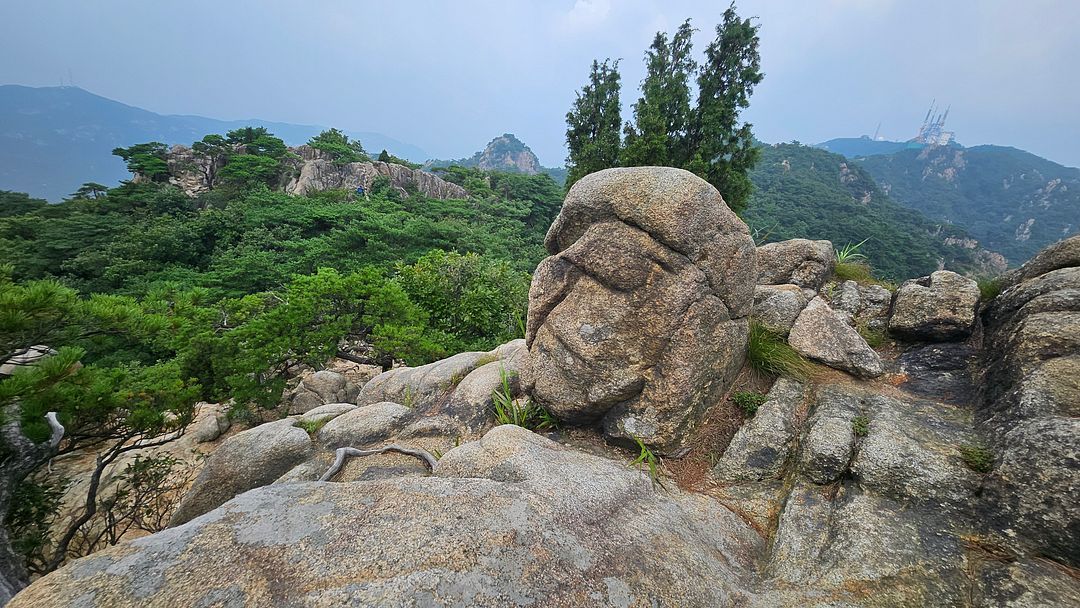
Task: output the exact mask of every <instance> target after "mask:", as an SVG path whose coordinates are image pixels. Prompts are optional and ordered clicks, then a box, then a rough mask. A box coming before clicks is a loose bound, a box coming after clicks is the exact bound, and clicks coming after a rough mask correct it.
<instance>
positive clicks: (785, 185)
mask: <svg viewBox="0 0 1080 608" xmlns="http://www.w3.org/2000/svg"><path fill="white" fill-rule="evenodd" d="M750 179H751V181H753V183H754V187H755V191H754V194H753V197H752V198H751V203H750V206H749V208H748V209H747V210H746V212H745V213H744V219H745V220H746V221H747V223H749V224H750V226H751V228H752V229H753V230H754V232H755V234H756V237H757V239H758V241H759V244H760V243H762V242H771V241H778V240H784V239H791V238H808V239H828V240H830V241H832V242H833V243H835V244H836V245H837V246H838V247H841V246H843V245H845V244H848V243H858V242H861V241H863V240H866V244H865V245H864V246H863V247H862V248H861V251H862V252H863V253H865V254H866V255H867V256H868V257H869V258H870V262H871V264H872V265H873V266H874V268H875V269H877V271H878V273H879V274H880V276H882V277H883V278H887V279H890V280H894V281H895V280H902V279H906V278H909V277H915V276H921V275H925V274H928V273H930V272H932V271H934V270H936V269H937V268H938V265H939V263H944V265H945V266H946V267H947V268H950V269H952V270H958V271H968V272H973V273H981V272H985V271H986V270H987V269H986V268H984V265H985V262H986V260H987V259H989V258H988V257H987V256H986V254H985V253H980V250H979V249H977V248H968V246H970V242H968V241H967V235H966V233H965V232H964V231H963V230H962V229H959V228H956V227H954V226H950V225H948V224H946V223H943V222H935V221H932V220H929V219H927V217H926V216H924V215H922V214H921V213H919V212H917V211H914V210H912V209H907V208H904V207H902V206H900V205H898V204H896V203H895V202H894V201H893V200H891V199H890V197H889V196H887V195H886V194H885V193H884V192H883V191H882V190H881V189H880V188H879V187H878V186H877V184H876V183H875V182H874V180H873V179H872V178H871V177H870V175H869V174H868V173H867V172H866V171H864V170H863V169H862V167H861V166H860V165H858V164H856V163H853V162H851V161H848V160H846V159H844V157H842V156H840V155H838V154H832V153H830V152H827V151H825V150H821V149H818V148H812V147H809V146H803V145H799V144H794V143H793V144H777V145H772V146H769V145H766V146H762V147H761V158H760V160H759V162H758V164H757V166H756V167H755V168H754V169H753V170H752V171H751V172H750ZM946 239H951V240H950V242H952V243H954V244H951V245H950V244H946ZM965 243H966V244H965Z"/></svg>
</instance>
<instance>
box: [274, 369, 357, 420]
mask: <svg viewBox="0 0 1080 608" xmlns="http://www.w3.org/2000/svg"><path fill="white" fill-rule="evenodd" d="M359 392H360V387H359V386H357V385H356V384H353V383H351V382H349V381H348V378H346V377H345V375H344V374H339V373H337V372H332V371H330V370H320V371H317V372H313V373H311V374H307V375H305V376H304V377H303V379H302V380H301V381H300V383H299V384H298V385H297V386H296V388H295V389H293V390H292V391H291V392H290V394H289V395H288V396H287V397H286V400H287V401H288V403H289V413H290V414H303V413H304V412H306V411H308V410H310V409H313V408H316V407H319V406H320V405H325V404H327V403H345V402H349V401H354V400H355V399H356V395H357V394H358V393H359Z"/></svg>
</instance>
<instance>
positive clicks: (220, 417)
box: [188, 403, 232, 443]
mask: <svg viewBox="0 0 1080 608" xmlns="http://www.w3.org/2000/svg"><path fill="white" fill-rule="evenodd" d="M195 408H196V411H197V412H198V413H197V414H196V416H195V420H194V421H192V423H191V426H190V427H189V428H188V432H189V433H191V435H192V438H193V439H194V440H195V443H209V442H211V441H216V440H217V438H218V437H221V435H222V434H223V433H225V432H226V431H228V430H229V427H231V426H232V422H231V421H230V420H229V415H228V412H227V411H226V408H225V406H223V405H220V404H217V403H197V404H195Z"/></svg>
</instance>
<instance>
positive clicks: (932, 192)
mask: <svg viewBox="0 0 1080 608" xmlns="http://www.w3.org/2000/svg"><path fill="white" fill-rule="evenodd" d="M855 164H857V165H859V166H861V167H863V168H865V169H866V171H867V173H869V174H870V175H871V176H873V178H874V179H875V180H877V182H878V183H879V184H880V185H881V187H882V189H883V190H885V191H886V192H888V194H889V196H890V197H892V198H893V200H895V201H897V202H898V203H900V204H902V205H904V206H906V207H910V208H912V209H916V210H918V211H921V212H922V213H924V214H926V215H927V216H928V217H930V218H933V219H935V220H937V221H940V222H946V223H950V224H956V225H958V226H963V227H964V228H965V229H966V230H967V232H968V233H970V234H971V235H972V236H973V237H975V238H977V239H979V241H980V242H981V243H982V245H983V246H984V247H987V248H989V249H992V250H994V251H997V252H999V253H1001V254H1003V255H1004V256H1005V257H1006V258H1008V260H1009V263H1010V264H1011V265H1014V266H1015V265H1018V264H1020V263H1022V262H1024V261H1026V260H1027V259H1028V258H1030V257H1031V256H1032V255H1034V254H1035V253H1036V252H1038V251H1039V250H1040V249H1042V248H1043V247H1046V246H1047V245H1049V244H1050V243H1053V242H1055V241H1058V240H1060V239H1063V238H1065V237H1067V236H1069V235H1071V234H1076V233H1077V232H1080V169H1074V168H1070V167H1064V166H1062V165H1059V164H1057V163H1054V162H1051V161H1049V160H1046V159H1045V158H1040V157H1038V156H1035V155H1034V154H1030V153H1028V152H1024V151H1023V150H1017V149H1016V148H1007V147H1002V146H976V147H973V148H952V147H933V148H925V149H922V150H901V151H899V152H896V153H895V154H889V155H877V156H870V157H867V158H861V159H858V160H856V161H855Z"/></svg>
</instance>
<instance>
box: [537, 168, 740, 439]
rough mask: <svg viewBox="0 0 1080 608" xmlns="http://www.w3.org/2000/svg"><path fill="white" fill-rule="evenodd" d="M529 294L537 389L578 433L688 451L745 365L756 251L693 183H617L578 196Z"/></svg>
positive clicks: (634, 172)
mask: <svg viewBox="0 0 1080 608" xmlns="http://www.w3.org/2000/svg"><path fill="white" fill-rule="evenodd" d="M546 245H547V248H548V251H549V252H550V253H551V254H552V256H551V257H549V258H547V259H546V260H544V261H543V262H541V264H540V266H539V267H538V268H537V270H536V273H535V274H534V276H533V283H532V288H531V290H530V294H529V301H530V306H529V322H528V331H527V337H526V338H527V341H528V346H529V352H530V355H531V356H530V359H531V366H530V370H528V372H527V374H526V389H527V390H528V391H529V392H530V394H531V395H532V397H533V398H534V399H536V400H537V401H538V402H540V403H541V404H543V405H544V406H546V407H548V408H549V409H550V410H551V411H552V412H553V413H555V415H556V416H558V417H560V418H562V419H563V420H565V421H567V422H571V423H590V422H594V421H596V420H600V419H603V427H604V431H605V434H606V435H607V436H608V437H609V438H612V439H617V440H623V441H631V439H630V437H631V436H634V437H639V438H641V439H642V440H643V441H645V442H648V443H650V444H652V445H653V446H655V447H656V448H657V449H659V450H661V451H671V450H676V449H678V448H679V447H680V445H681V442H682V441H683V440H684V438H685V436H686V434H687V433H688V432H689V431H690V430H691V429H692V428H693V427H694V425H695V424H696V423H697V421H698V420H699V418H700V416H701V414H702V412H703V411H704V410H705V408H706V407H708V406H709V405H711V404H712V403H715V402H716V401H717V400H718V399H719V397H720V395H722V394H723V393H724V391H725V390H726V388H727V386H728V385H729V384H730V381H731V379H732V377H733V376H734V373H735V372H736V371H737V370H738V368H739V366H740V365H741V364H742V361H743V357H744V351H745V344H746V336H747V332H748V323H747V319H746V317H747V315H748V314H749V313H750V311H751V308H752V305H753V301H752V295H753V277H754V276H755V274H756V272H755V270H754V246H753V241H752V240H751V239H750V235H749V231H748V229H747V228H746V226H745V225H744V224H743V223H742V222H741V221H740V220H739V219H738V218H737V217H736V216H735V214H734V213H732V212H731V211H730V210H729V209H728V208H727V206H726V205H725V204H724V202H723V199H722V198H721V197H720V194H719V193H718V192H717V191H716V189H715V188H713V187H712V186H710V185H709V184H708V183H707V182H705V181H704V180H702V179H700V178H698V177H696V176H694V175H693V174H691V173H689V172H687V171H683V170H681V169H671V168H662V167H639V168H633V169H608V170H605V171H600V172H597V173H594V174H592V175H589V176H586V177H584V178H582V179H581V180H580V181H578V182H577V183H576V184H575V185H574V187H573V188H572V189H571V191H570V192H569V194H567V197H566V201H565V203H564V204H563V208H562V211H561V212H560V214H559V217H558V218H556V220H555V223H554V224H553V225H552V227H551V229H550V230H549V231H548V235H547V239H546Z"/></svg>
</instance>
